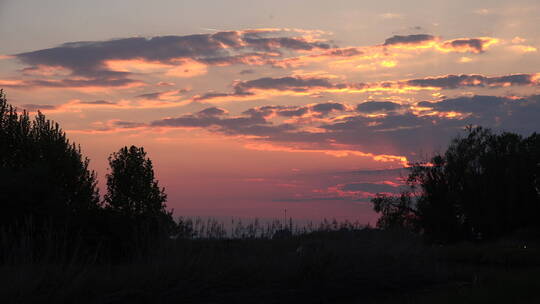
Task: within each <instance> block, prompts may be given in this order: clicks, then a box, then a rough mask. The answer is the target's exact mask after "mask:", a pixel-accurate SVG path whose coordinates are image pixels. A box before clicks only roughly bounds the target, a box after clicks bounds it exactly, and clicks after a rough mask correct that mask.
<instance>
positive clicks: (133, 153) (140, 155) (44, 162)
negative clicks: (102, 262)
mask: <svg viewBox="0 0 540 304" xmlns="http://www.w3.org/2000/svg"><path fill="white" fill-rule="evenodd" d="M109 165H110V171H109V173H108V174H107V176H106V178H107V193H106V194H105V195H104V199H101V198H100V195H99V192H98V188H97V178H96V173H95V172H94V171H92V170H90V169H89V159H88V158H86V157H84V156H83V155H82V153H81V149H80V147H79V146H77V145H76V144H74V143H71V142H70V141H69V140H68V139H67V137H66V134H65V133H64V132H63V131H62V129H61V128H60V126H59V125H58V124H57V123H54V122H52V121H50V120H48V119H46V117H45V116H44V115H43V114H42V113H39V112H38V114H37V115H36V116H35V118H33V119H32V118H30V116H29V114H28V112H26V111H22V112H21V113H19V112H18V111H17V109H16V108H14V107H13V106H11V105H10V104H8V102H7V99H6V96H5V94H4V92H3V91H1V90H0V209H1V211H0V229H1V230H2V231H7V232H9V233H10V234H11V235H13V236H16V235H17V234H18V233H22V231H24V233H25V234H27V235H28V234H31V235H43V232H44V231H47V233H48V234H49V235H50V234H54V235H56V236H59V235H60V236H61V237H62V238H66V239H67V240H71V241H75V240H76V241H77V242H81V241H82V242H83V243H84V246H83V247H85V248H92V247H95V248H97V247H103V246H105V247H110V248H112V249H114V250H112V251H122V252H129V251H130V246H132V245H133V244H134V243H136V242H134V238H140V237H142V236H144V237H145V238H146V239H147V240H148V239H154V238H165V237H168V236H169V235H170V234H171V233H174V230H175V229H176V224H175V222H174V220H173V219H172V212H169V211H167V210H166V205H165V202H166V199H167V196H166V194H165V191H164V189H163V188H160V186H159V184H158V181H157V180H156V179H155V176H154V171H153V166H152V162H151V160H150V159H149V158H148V157H147V154H146V152H145V151H144V149H143V148H142V147H135V146H131V147H129V148H128V147H124V148H121V149H120V150H119V151H118V152H115V153H112V154H111V155H110V157H109ZM21 237H22V236H21ZM15 238H16V237H15ZM113 247H114V248H113Z"/></svg>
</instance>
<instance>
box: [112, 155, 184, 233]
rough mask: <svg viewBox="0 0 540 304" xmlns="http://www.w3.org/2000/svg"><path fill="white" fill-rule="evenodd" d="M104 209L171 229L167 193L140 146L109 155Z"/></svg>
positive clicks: (147, 223)
mask: <svg viewBox="0 0 540 304" xmlns="http://www.w3.org/2000/svg"><path fill="white" fill-rule="evenodd" d="M109 166H110V173H109V174H107V194H106V195H105V203H106V208H107V209H108V210H111V211H113V212H115V213H116V214H118V215H121V216H123V217H127V218H129V219H131V220H133V221H136V222H138V223H144V224H145V225H150V226H152V229H154V228H156V226H160V227H159V228H160V229H167V230H169V229H170V226H171V225H172V223H174V222H173V220H172V212H169V211H167V210H166V205H165V202H166V201H167V195H166V194H165V189H164V188H160V187H159V183H158V181H157V180H156V179H155V175H154V169H153V166H152V161H151V160H150V159H149V158H148V157H147V156H146V152H145V151H144V149H143V148H142V147H140V148H139V147H136V146H131V147H129V148H128V147H123V148H121V149H120V150H119V151H118V152H115V153H112V154H111V155H110V156H109Z"/></svg>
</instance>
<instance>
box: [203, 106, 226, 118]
mask: <svg viewBox="0 0 540 304" xmlns="http://www.w3.org/2000/svg"><path fill="white" fill-rule="evenodd" d="M225 113H227V112H226V111H225V110H223V109H220V108H218V107H211V108H206V109H204V110H202V111H199V112H198V114H199V115H202V116H219V115H224V114H225Z"/></svg>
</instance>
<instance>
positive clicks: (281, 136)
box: [148, 95, 540, 192]
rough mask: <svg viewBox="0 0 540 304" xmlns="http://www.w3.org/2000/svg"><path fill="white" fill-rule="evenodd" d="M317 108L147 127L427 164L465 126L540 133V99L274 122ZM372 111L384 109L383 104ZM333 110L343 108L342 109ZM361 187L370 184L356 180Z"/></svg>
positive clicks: (487, 99) (208, 112)
mask: <svg viewBox="0 0 540 304" xmlns="http://www.w3.org/2000/svg"><path fill="white" fill-rule="evenodd" d="M318 105H320V104H316V105H306V106H297V107H294V106H279V105H269V106H263V107H256V108H251V109H249V110H246V111H244V112H243V113H242V114H241V115H238V116H233V115H230V114H228V113H226V112H225V110H223V109H220V108H215V107H212V108H207V109H204V110H202V111H200V112H196V113H193V114H186V115H182V116H179V117H173V118H165V119H161V120H156V121H153V122H151V123H150V124H148V126H149V127H171V128H203V129H206V130H208V131H210V132H218V133H220V134H226V135H234V136H238V135H240V136H249V137H250V138H251V139H252V140H255V141H261V142H264V143H270V144H273V145H276V146H282V147H292V148H294V149H295V150H298V151H301V150H305V151H310V150H316V151H333V150H338V151H339V150H347V151H361V152H362V153H373V154H375V155H390V156H392V155H405V156H407V157H408V158H409V160H415V159H416V160H425V159H427V158H426V156H428V157H429V156H430V153H432V152H433V151H436V150H439V151H441V150H443V149H444V147H445V146H446V145H447V144H448V142H449V140H450V139H451V138H453V137H455V136H456V135H458V134H459V133H460V132H462V131H463V130H464V128H465V127H466V126H467V125H481V126H484V127H488V128H494V130H505V131H510V132H518V133H521V134H526V135H528V134H530V133H532V132H535V131H538V128H539V126H540V125H539V122H538V117H540V95H534V96H528V97H521V98H516V97H512V98H510V97H498V96H471V97H460V98H448V99H443V100H441V101H438V102H420V103H419V104H418V105H419V106H421V107H427V108H429V109H430V110H429V111H425V112H422V111H420V113H418V112H416V111H414V112H413V111H412V110H411V109H408V108H403V111H399V112H387V115H385V116H378V117H368V116H366V115H364V114H363V113H356V114H354V112H348V113H349V115H346V116H341V115H336V116H333V117H332V116H330V117H329V118H328V119H325V120H323V121H318V120H313V121H311V120H309V121H307V122H304V121H299V122H295V123H279V122H278V121H279V120H277V121H272V119H273V117H275V115H276V116H285V117H294V116H300V115H304V114H305V113H308V112H310V113H312V112H314V109H315V108H316V107H317V106H318ZM323 105H324V104H323ZM342 106H343V108H345V109H346V107H345V106H344V105H342ZM326 107H328V105H326ZM370 107H372V106H370ZM373 107H375V108H377V109H381V107H380V105H377V106H373ZM390 107H394V106H393V105H390ZM330 108H337V109H341V107H340V106H332V107H330ZM382 108H385V107H384V106H383V107H382ZM305 111H307V112H305ZM445 112H458V114H460V113H461V114H462V115H458V116H447V115H443V114H444V113H445ZM439 114H440V115H439ZM306 123H307V124H306ZM312 128H316V129H319V130H321V129H322V130H324V132H320V131H312ZM379 173H380V175H381V176H382V175H385V174H388V175H392V174H394V175H395V174H396V173H397V172H384V171H383V172H358V174H359V176H365V177H366V176H372V175H377V174H379ZM390 173H391V174H390ZM351 174H353V173H351ZM360 182H361V183H364V182H367V181H356V183H360ZM368 182H371V181H368ZM347 184H349V183H347ZM365 187H367V185H365V184H354V185H353V184H351V185H347V186H344V187H343V188H341V190H343V191H364V190H367V188H365ZM373 187H380V186H373ZM373 189H374V188H372V190H373ZM378 190H380V189H378ZM378 190H377V191H378ZM368 192H369V191H368Z"/></svg>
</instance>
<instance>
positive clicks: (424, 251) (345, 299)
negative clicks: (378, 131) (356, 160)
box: [0, 229, 540, 303]
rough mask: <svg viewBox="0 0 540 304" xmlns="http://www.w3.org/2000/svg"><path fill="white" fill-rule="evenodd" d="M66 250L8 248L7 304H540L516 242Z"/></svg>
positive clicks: (188, 244) (315, 241)
mask: <svg viewBox="0 0 540 304" xmlns="http://www.w3.org/2000/svg"><path fill="white" fill-rule="evenodd" d="M3 239H6V238H5V237H3ZM57 242H58V240H50V243H49V244H48V245H47V246H45V247H43V248H41V249H40V252H36V251H35V250H34V249H32V248H31V246H32V244H31V242H25V241H24V240H21V241H20V242H19V244H18V245H17V246H14V245H13V243H11V244H10V248H7V244H6V243H4V244H2V249H3V254H4V257H9V258H8V259H5V261H4V263H3V264H2V265H0V296H1V298H0V299H1V300H0V302H2V303H511V302H512V303H540V250H539V247H538V246H536V245H535V244H533V243H530V242H527V244H525V241H517V240H516V239H512V240H506V241H499V242H492V243H486V244H459V245H452V246H428V245H425V244H424V243H423V242H422V241H421V240H420V239H419V238H417V237H415V236H413V235H409V234H407V233H403V232H385V231H379V230H375V229H363V230H354V231H326V232H313V233H309V234H304V235H301V236H297V237H284V238H281V239H273V240H270V239H238V240H210V239H205V240H170V241H163V242H158V243H155V244H153V245H152V246H151V248H149V249H148V250H146V251H145V253H144V254H137V253H134V254H133V255H132V256H133V257H132V258H130V259H129V260H125V261H114V262H113V261H108V262H107V261H103V260H99V259H97V258H95V257H92V256H88V254H85V255H84V258H82V257H81V256H77V253H74V254H71V255H69V257H68V255H65V256H64V257H63V258H61V259H59V258H58V257H59V256H61V255H62V254H61V252H62V250H61V246H59V245H58V244H57ZM525 246H526V248H525ZM44 250H45V251H50V252H43V251H44ZM141 252H142V251H141ZM32 254H39V258H36V257H31V256H29V255H32Z"/></svg>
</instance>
